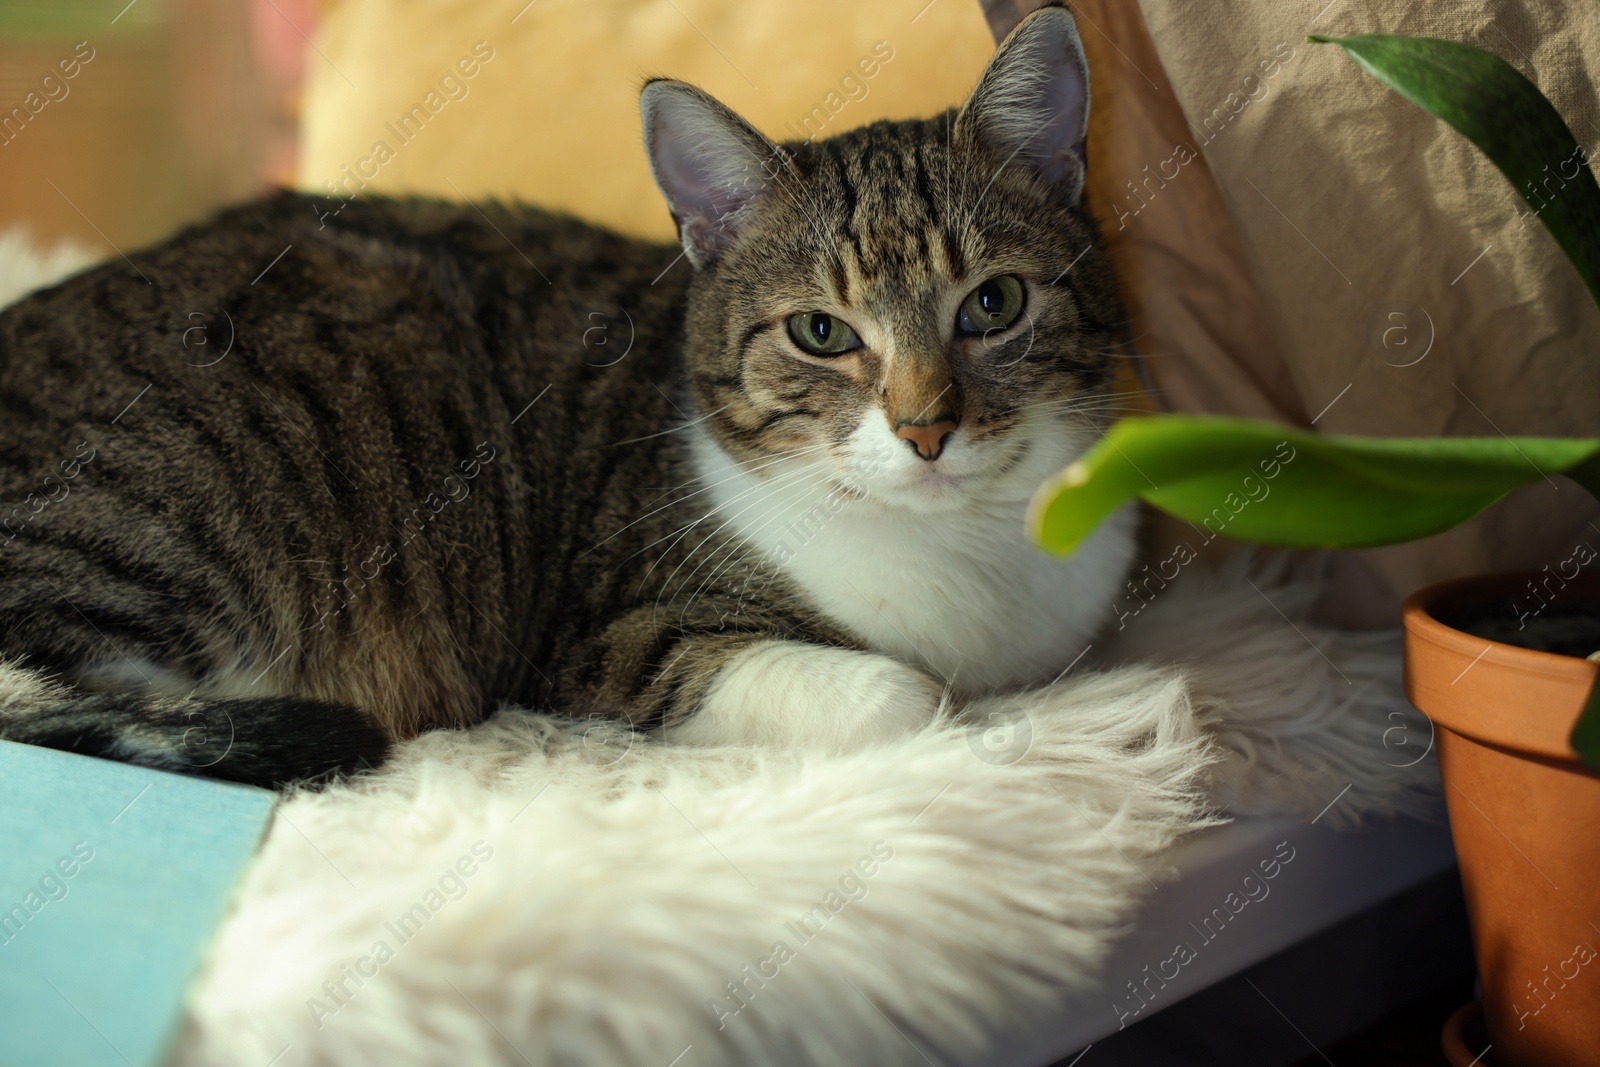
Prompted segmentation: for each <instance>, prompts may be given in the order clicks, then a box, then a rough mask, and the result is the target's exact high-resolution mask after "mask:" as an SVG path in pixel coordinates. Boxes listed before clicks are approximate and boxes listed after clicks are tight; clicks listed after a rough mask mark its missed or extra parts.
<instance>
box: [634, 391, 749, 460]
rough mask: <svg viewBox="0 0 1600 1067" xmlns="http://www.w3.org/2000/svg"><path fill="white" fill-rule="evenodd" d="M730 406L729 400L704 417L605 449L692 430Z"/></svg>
mask: <svg viewBox="0 0 1600 1067" xmlns="http://www.w3.org/2000/svg"><path fill="white" fill-rule="evenodd" d="M674 406H676V405H674ZM732 406H733V401H731V400H730V401H728V402H727V403H726V404H724V405H722V406H721V407H720V408H717V409H716V410H715V411H708V412H706V413H705V414H704V415H701V416H700V417H699V418H698V419H690V420H689V421H688V422H686V423H684V424H683V425H681V426H669V427H668V428H667V429H665V430H657V431H656V432H655V433H647V434H645V435H644V436H643V437H630V438H628V439H627V440H626V441H613V442H611V444H610V445H608V446H606V447H608V448H620V447H621V446H623V445H635V444H638V443H639V442H640V441H649V440H653V439H654V438H657V437H665V436H667V434H670V433H679V432H680V431H683V430H688V429H692V428H693V427H695V426H698V425H700V424H701V423H702V422H705V421H706V420H707V419H709V418H711V417H712V416H714V415H720V414H722V413H723V412H724V411H727V410H728V409H729V408H731V407H732Z"/></svg>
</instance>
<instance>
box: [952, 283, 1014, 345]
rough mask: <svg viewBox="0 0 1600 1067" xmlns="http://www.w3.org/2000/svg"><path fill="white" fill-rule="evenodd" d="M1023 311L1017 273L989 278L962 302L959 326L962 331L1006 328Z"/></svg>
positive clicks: (978, 331)
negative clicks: (1015, 274)
mask: <svg viewBox="0 0 1600 1067" xmlns="http://www.w3.org/2000/svg"><path fill="white" fill-rule="evenodd" d="M1021 314H1022V282H1021V281H1020V280H1019V279H1018V278H1016V277H1015V276H1014V275H1010V274H1002V275H1000V276H999V277H998V278H990V279H989V280H988V281H986V282H984V283H983V284H982V285H980V286H978V287H977V288H976V289H974V290H972V292H970V293H968V294H967V298H966V299H965V300H963V301H962V302H961V311H960V312H959V313H957V315H956V325H957V326H958V327H960V328H961V332H962V333H988V332H989V331H990V330H1003V329H1005V328H1006V327H1007V326H1010V325H1011V324H1012V323H1013V322H1016V321H1017V316H1018V315H1021Z"/></svg>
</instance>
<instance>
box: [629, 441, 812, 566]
mask: <svg viewBox="0 0 1600 1067" xmlns="http://www.w3.org/2000/svg"><path fill="white" fill-rule="evenodd" d="M822 447H824V446H822V445H816V446H812V447H811V448H807V449H799V450H796V452H795V453H794V455H804V454H805V453H807V452H811V451H815V450H816V449H819V448H822ZM782 458H793V457H792V456H789V455H785V456H781V457H780V459H782ZM778 461H779V460H773V461H771V462H768V463H765V464H763V465H762V466H761V467H758V468H755V469H757V470H763V469H765V468H766V467H768V466H772V465H773V463H776V462H778ZM739 476H740V474H739V472H735V473H733V474H730V475H728V476H727V477H726V478H722V479H719V480H718V481H716V482H714V483H712V486H708V487H707V488H711V487H714V486H717V485H722V484H724V483H725V482H728V481H731V480H733V479H735V478H738V477H739ZM768 484H769V483H766V482H761V483H760V484H757V485H753V486H751V487H750V488H749V489H745V490H742V491H741V492H739V493H738V494H736V495H735V496H733V497H732V498H731V499H729V500H727V501H724V502H723V503H722V504H720V505H717V506H713V507H712V508H711V509H710V510H708V511H706V512H704V513H702V514H700V515H699V516H697V517H695V518H694V519H692V520H690V521H689V522H688V523H687V524H685V525H684V526H682V527H680V528H678V529H676V530H674V531H673V532H672V533H669V534H666V535H664V536H662V537H658V538H657V539H656V540H654V541H652V542H650V543H649V544H648V545H645V546H644V547H643V548H641V549H639V550H638V551H637V552H634V553H631V554H630V555H629V556H628V557H627V560H631V559H633V558H634V557H635V556H638V555H640V554H642V553H644V552H648V551H649V550H650V549H652V548H654V547H655V546H656V545H659V544H660V543H661V542H662V541H665V540H667V539H668V538H671V539H672V544H669V545H668V546H667V547H666V548H665V549H664V550H663V551H662V553H661V555H660V556H659V557H657V559H656V560H655V562H654V563H652V564H650V567H649V569H648V570H646V571H645V573H644V577H643V578H641V579H640V580H639V588H638V590H637V591H636V593H635V595H637V593H638V592H643V590H644V587H645V584H646V583H648V582H649V580H650V575H651V574H653V573H655V569H656V567H658V566H660V564H661V561H662V560H664V559H666V558H667V556H668V555H670V554H671V552H672V549H673V548H675V547H676V546H677V544H678V542H679V541H681V540H683V538H684V537H686V536H687V535H688V534H689V531H691V530H693V529H694V528H695V527H696V526H698V525H700V524H701V523H702V522H705V521H706V520H707V519H709V518H711V517H712V516H714V515H716V514H717V513H718V512H719V510H721V508H724V507H726V506H727V505H729V504H732V503H735V502H737V501H738V500H741V499H743V498H744V497H746V496H749V495H750V494H752V493H756V492H759V491H760V490H762V489H763V488H765V487H766V486H767V485H768ZM685 499H687V498H685ZM697 547H698V546H697ZM627 560H624V561H623V562H627ZM669 581H670V578H669Z"/></svg>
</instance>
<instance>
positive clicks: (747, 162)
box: [639, 78, 787, 267]
mask: <svg viewBox="0 0 1600 1067" xmlns="http://www.w3.org/2000/svg"><path fill="white" fill-rule="evenodd" d="M639 109H640V111H641V112H642V113H643V117H644V147H645V152H646V153H647V154H648V155H649V157H650V172H651V173H652V174H653V175H655V179H656V185H658V186H659V187H660V188H661V192H662V194H663V195H664V196H666V198H667V206H668V207H669V208H671V209H672V219H673V221H674V222H676V223H677V224H678V238H679V240H681V241H682V242H683V247H684V251H685V252H687V253H688V256H689V259H690V261H692V262H693V263H694V265H695V266H696V267H706V266H709V265H711V264H713V263H715V262H716V261H717V260H718V259H720V258H721V257H722V254H723V253H724V252H726V251H727V250H728V248H729V246H730V245H732V244H733V241H734V238H736V237H737V236H738V233H739V227H740V226H741V225H742V224H743V222H744V221H745V219H746V218H747V217H748V215H749V212H750V209H751V208H752V207H754V206H755V205H756V204H757V203H758V202H759V201H760V200H761V198H762V197H763V196H765V195H766V194H767V192H768V191H769V190H770V189H771V187H772V183H773V180H774V178H775V176H776V175H777V173H778V170H779V168H780V167H783V166H786V165H787V164H786V162H785V160H784V158H783V156H782V155H781V154H780V152H779V150H778V149H777V148H776V147H775V146H774V145H773V144H772V143H771V142H769V141H768V140H767V139H766V138H765V137H762V136H761V134H760V133H758V132H756V130H755V128H754V127H752V126H751V125H750V124H749V123H747V122H745V121H744V119H742V118H740V117H739V116H738V115H736V114H734V113H733V112H732V111H730V110H728V108H726V107H724V106H723V105H722V104H721V103H719V102H718V101H717V100H716V99H715V98H714V97H712V96H710V95H708V94H707V93H704V92H702V91H700V90H699V89H696V88H695V87H694V86H692V85H686V84H684V83H683V82H680V81H672V80H671V79H667V78H657V79H654V80H652V81H650V82H647V83H646V84H645V87H644V91H643V92H642V93H641V94H640V96H639Z"/></svg>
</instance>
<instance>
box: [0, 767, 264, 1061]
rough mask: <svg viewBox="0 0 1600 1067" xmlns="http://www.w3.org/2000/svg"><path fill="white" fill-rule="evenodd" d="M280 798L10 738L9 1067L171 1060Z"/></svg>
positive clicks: (2, 897)
mask: <svg viewBox="0 0 1600 1067" xmlns="http://www.w3.org/2000/svg"><path fill="white" fill-rule="evenodd" d="M275 800H276V796H275V794H273V793H269V792H267V791H266V790H262V789H255V788H252V787H250V786H241V785H234V784H232V783H228V782H217V781H211V780H208V779H203V778H189V777H184V776H182V775H176V774H167V773H165V772H162V771H152V770H147V769H145V768H143V767H134V766H130V765H128V764H123V763H113V762H110V761H108V760H100V759H93V758H90V757H88V756H79V755H75V754H73V753H69V752H57V751H54V750H52V749H45V748H34V747H32V746H29V745H19V744H15V743H12V742H9V741H0V1067H56V1065H61V1067H100V1065H102V1064H104V1065H107V1067H146V1065H155V1064H159V1063H161V1062H163V1061H164V1060H165V1059H166V1056H167V1053H168V1050H169V1046H170V1044H171V1041H172V1038H173V1035H174V1034H175V1032H176V1028H177V1024H178V1021H179V1017H180V1013H181V1011H182V1007H183V996H184V992H185V990H186V989H187V987H188V984H189V981H190V979H191V978H193V976H194V973H195V970H196V968H197V967H198V965H199V963H200V959H201V955H202V954H203V953H204V951H205V949H206V947H207V945H208V944H209V943H210V941H211V937H212V934H213V933H214V931H215V930H216V928H217V925H218V924H219V923H220V922H221V920H222V917H223V914H224V913H225V911H226V909H227V906H228V900H229V898H230V896H231V895H232V893H233V890H234V887H235V886H236V885H237V884H238V881H239V876H240V874H241V873H242V872H243V870H244V867H245V864H246V863H247V862H248V861H249V860H250V857H251V856H252V855H253V854H254V853H255V850H256V846H257V844H258V843H259V842H260V840H261V835H262V833H263V832H264V831H265V829H266V826H267V822H268V820H269V819H270V818H271V815H272V806H273V803H274V802H275Z"/></svg>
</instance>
